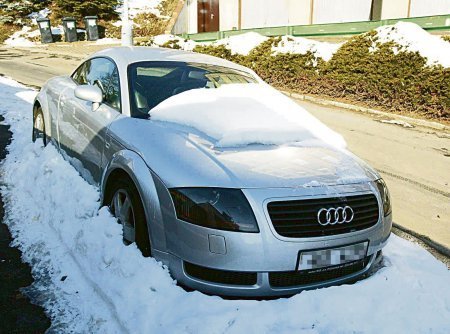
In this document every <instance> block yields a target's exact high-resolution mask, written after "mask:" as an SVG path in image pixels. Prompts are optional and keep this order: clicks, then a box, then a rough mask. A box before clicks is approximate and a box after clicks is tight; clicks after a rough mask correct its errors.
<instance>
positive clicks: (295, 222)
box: [267, 194, 379, 238]
mask: <svg viewBox="0 0 450 334" xmlns="http://www.w3.org/2000/svg"><path fill="white" fill-rule="evenodd" d="M346 205H347V206H350V207H351V208H352V209H353V212H354V217H353V220H352V221H351V222H349V223H344V224H335V225H326V226H323V225H320V224H319V222H318V221H317V213H318V212H319V210H320V209H322V208H326V209H329V208H337V207H344V206H346ZM267 210H268V212H269V216H270V219H271V221H272V225H273V227H274V228H275V231H277V233H278V234H279V235H281V236H284V237H290V238H306V237H321V236H327V235H336V234H343V233H349V232H354V231H360V230H364V229H366V228H369V227H372V226H374V225H375V224H376V223H377V222H378V218H379V212H378V201H377V198H376V197H375V195H373V194H367V195H357V196H346V197H331V198H315V199H307V200H295V201H277V202H270V203H269V204H268V205H267Z"/></svg>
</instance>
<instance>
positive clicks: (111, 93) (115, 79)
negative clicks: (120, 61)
mask: <svg viewBox="0 0 450 334" xmlns="http://www.w3.org/2000/svg"><path fill="white" fill-rule="evenodd" d="M72 79H73V80H74V81H75V82H76V83H77V84H79V85H96V86H98V87H99V88H100V89H101V90H102V92H103V98H104V103H105V104H107V105H109V106H110V107H112V108H115V109H117V110H119V111H120V108H121V105H120V81H119V72H118V69H117V66H116V64H114V63H113V62H112V61H111V60H109V59H106V58H93V59H90V60H88V61H86V62H84V63H83V64H82V65H81V66H80V67H79V68H78V69H77V70H76V71H75V73H74V74H73V75H72Z"/></svg>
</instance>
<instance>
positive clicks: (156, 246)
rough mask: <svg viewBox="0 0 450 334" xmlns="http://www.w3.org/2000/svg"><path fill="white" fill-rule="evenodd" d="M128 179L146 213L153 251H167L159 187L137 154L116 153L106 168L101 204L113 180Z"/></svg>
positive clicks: (123, 151)
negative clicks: (133, 186) (132, 184)
mask: <svg viewBox="0 0 450 334" xmlns="http://www.w3.org/2000/svg"><path fill="white" fill-rule="evenodd" d="M118 177H127V178H129V179H130V180H131V181H132V182H133V183H134V185H135V187H136V189H137V191H138V193H139V196H140V198H141V201H142V205H143V207H144V211H145V217H146V220H147V226H148V231H149V237H150V242H151V245H152V253H153V254H155V253H154V252H153V250H157V251H162V252H165V251H166V236H165V230H164V223H163V217H162V213H161V205H160V202H159V196H158V192H157V187H156V185H155V181H154V178H153V174H152V172H151V171H150V169H149V168H148V166H147V165H146V163H145V162H144V160H143V159H142V158H141V156H139V155H138V154H137V153H135V152H133V151H130V150H121V151H119V152H116V153H115V154H114V155H113V157H112V158H111V160H110V162H109V163H108V165H107V167H106V168H105V170H104V172H103V176H102V180H101V183H100V189H101V198H100V200H101V203H102V205H105V203H104V201H105V196H106V194H107V192H108V191H109V189H108V187H109V186H110V185H111V180H113V179H115V178H118Z"/></svg>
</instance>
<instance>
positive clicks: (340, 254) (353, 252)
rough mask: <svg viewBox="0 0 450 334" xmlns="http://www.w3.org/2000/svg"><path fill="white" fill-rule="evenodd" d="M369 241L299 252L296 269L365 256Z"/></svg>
mask: <svg viewBox="0 0 450 334" xmlns="http://www.w3.org/2000/svg"><path fill="white" fill-rule="evenodd" d="M368 246H369V242H368V241H365V242H362V243H358V244H353V245H347V246H342V247H337V248H329V249H319V250H311V251H305V252H301V253H300V258H299V264H298V270H310V269H317V268H324V267H331V266H337V265H341V264H345V263H348V262H353V261H358V260H361V259H363V258H365V257H366V254H367V247H368Z"/></svg>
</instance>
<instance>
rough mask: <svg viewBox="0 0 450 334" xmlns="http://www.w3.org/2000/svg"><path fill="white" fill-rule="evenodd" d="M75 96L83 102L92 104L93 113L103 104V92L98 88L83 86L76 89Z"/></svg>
mask: <svg viewBox="0 0 450 334" xmlns="http://www.w3.org/2000/svg"><path fill="white" fill-rule="evenodd" d="M74 94H75V96H76V97H77V98H79V99H81V100H84V101H88V102H92V111H95V110H96V109H98V107H99V106H100V103H102V102H103V92H102V90H101V89H100V88H99V87H98V86H92V85H81V86H78V87H77V88H75V92H74Z"/></svg>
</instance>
